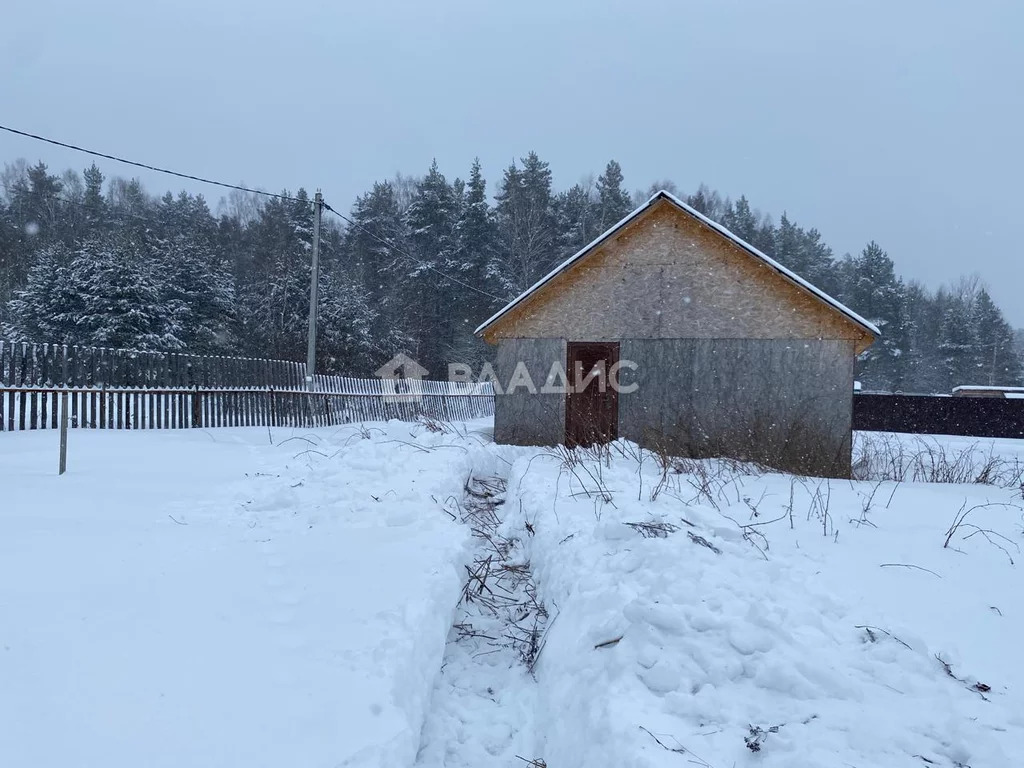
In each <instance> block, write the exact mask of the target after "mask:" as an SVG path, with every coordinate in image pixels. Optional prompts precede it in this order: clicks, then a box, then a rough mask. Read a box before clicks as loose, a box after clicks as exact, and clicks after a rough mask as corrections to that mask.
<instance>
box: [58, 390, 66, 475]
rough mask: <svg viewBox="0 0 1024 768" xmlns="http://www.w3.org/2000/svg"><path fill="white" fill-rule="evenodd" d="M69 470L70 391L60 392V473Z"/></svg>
mask: <svg viewBox="0 0 1024 768" xmlns="http://www.w3.org/2000/svg"><path fill="white" fill-rule="evenodd" d="M67 471H68V393H67V392H61V393H60V469H59V470H58V472H57V474H58V475H63V474H64V473H65V472H67Z"/></svg>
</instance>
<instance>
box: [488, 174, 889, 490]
mask: <svg viewBox="0 0 1024 768" xmlns="http://www.w3.org/2000/svg"><path fill="white" fill-rule="evenodd" d="M477 333H478V335H481V336H482V337H483V338H484V339H485V340H486V341H488V342H489V343H492V344H496V345H498V355H497V373H498V378H499V380H500V381H499V388H500V384H501V382H502V381H506V380H507V379H506V377H508V379H511V377H512V375H513V374H514V373H516V372H517V370H518V371H519V373H520V377H519V378H520V380H521V379H522V376H521V373H522V371H523V370H524V369H525V370H526V371H527V372H528V373H529V378H530V379H531V380H532V381H534V382H538V381H539V382H540V383H541V384H544V383H549V379H551V378H552V376H555V378H558V376H557V370H556V369H558V368H559V367H561V368H562V370H563V373H564V374H565V377H566V380H567V383H568V385H569V386H568V387H567V389H568V390H569V391H568V392H564V393H559V392H553V391H551V389H552V387H550V386H548V387H547V390H548V391H542V390H544V389H545V388H544V387H542V386H541V385H540V384H538V385H537V387H536V388H535V389H536V391H535V392H532V393H531V392H527V391H524V390H523V389H522V388H519V387H517V388H516V389H515V391H509V392H504V393H503V394H501V395H499V396H498V397H497V400H496V406H495V408H496V414H495V438H496V439H497V440H499V441H504V442H511V443H526V444H556V443H563V442H567V443H569V444H574V443H586V442H593V441H594V440H609V439H615V438H617V437H620V436H621V437H627V438H630V439H633V440H635V441H637V442H639V443H641V444H643V445H647V446H649V447H657V448H658V449H671V450H672V451H673V452H676V453H680V454H683V455H691V456H711V455H727V456H735V457H737V458H744V459H753V460H757V461H762V462H764V463H767V464H771V465H773V466H776V467H780V468H784V469H793V470H795V471H802V472H810V473H817V474H832V475H844V474H848V472H849V447H850V438H851V427H850V423H851V419H852V392H853V362H854V359H855V357H856V355H857V354H859V353H860V352H862V351H863V350H865V349H866V348H867V347H868V346H869V345H870V344H871V343H872V341H873V340H874V339H875V337H876V336H878V335H879V330H878V328H876V327H875V326H874V325H873V324H871V323H870V322H868V321H867V320H865V319H864V318H863V317H861V316H860V315H858V314H857V313H856V312H854V311H853V310H851V309H850V308H848V307H846V306H844V305H843V304H842V303H841V302H839V301H837V300H836V299H834V298H832V297H831V296H829V295H828V294H826V293H825V292H823V291H821V290H820V289H818V288H817V287H815V286H814V285H812V284H810V283H809V282H807V281H806V280H804V279H803V278H801V277H800V276H799V275H797V274H795V273H793V272H792V271H791V270H788V269H786V268H785V267H784V266H782V265H781V264H779V263H778V262H776V261H774V260H773V259H771V258H770V257H769V256H767V255H766V254H764V253H762V252H761V251H759V250H758V249H756V248H754V247H753V246H751V245H750V244H749V243H746V242H745V241H743V240H742V239H741V238H739V237H737V236H736V235H734V234H733V233H732V232H730V231H729V230H727V229H726V228H725V227H722V226H721V225H719V224H717V223H716V222H713V221H711V220H710V219H708V218H707V217H705V216H703V215H702V214H700V213H699V212H698V211H696V210H694V209H693V208H691V207H690V206H688V205H686V204H685V203H684V202H682V201H681V200H679V199H678V198H676V197H674V196H673V195H671V194H669V193H668V192H664V191H663V192H658V193H657V194H655V195H653V196H652V197H651V198H650V199H649V200H648V201H647V202H646V203H644V204H643V205H641V206H640V207H639V208H637V209H636V210H635V211H633V212H632V213H630V214H629V215H628V216H626V217H625V218H624V219H623V220H622V221H620V222H618V223H617V224H615V225H614V226H613V227H611V228H610V229H609V230H607V231H606V232H604V233H603V234H602V235H600V236H599V237H598V238H597V239H595V240H594V241H593V242H591V243H590V244H588V245H587V246H586V247H584V248H583V249H582V250H580V251H579V252H578V253H576V254H575V255H574V256H572V257H571V258H570V259H568V260H566V261H565V262H563V263H562V264H560V265H559V266H558V267H556V268H555V269H554V270H552V271H551V272H550V273H549V274H547V275H545V276H544V277H543V278H541V279H540V280H539V281H537V283H536V284H534V285H533V286H531V287H530V288H529V289H528V290H526V291H525V292H523V294H521V295H520V296H518V297H517V298H516V299H514V300H513V301H511V302H510V303H509V304H508V305H507V306H505V307H504V308H502V309H501V310H500V311H499V312H497V313H496V314H495V315H494V316H492V317H491V318H489V319H488V320H486V321H485V322H484V323H483V324H482V325H481V326H480V327H479V328H478V329H477ZM581 366H582V367H583V368H584V370H582V371H580V372H577V370H576V369H577V368H579V367H581ZM613 368H616V370H615V373H616V375H617V376H618V374H622V377H624V378H623V381H618V380H616V382H614V383H615V386H614V387H612V386H611V381H610V380H609V382H607V383H608V384H609V385H608V386H606V387H604V391H601V392H597V391H596V389H595V390H594V391H593V392H590V391H588V390H589V389H590V388H589V387H583V385H584V384H586V382H587V381H591V382H594V381H597V382H598V383H600V381H599V379H600V375H594V376H591V377H590V378H589V379H587V376H588V375H590V374H592V373H593V372H594V371H596V370H597V369H603V370H604V372H605V373H604V375H606V376H610V374H611V373H612V372H613V371H612V369H613ZM581 389H582V390H583V391H574V390H581ZM627 389H628V390H629V391H628V392H627V391H626V390H627ZM822 457H824V458H822Z"/></svg>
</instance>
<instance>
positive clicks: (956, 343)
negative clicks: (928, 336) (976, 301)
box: [938, 296, 979, 391]
mask: <svg viewBox="0 0 1024 768" xmlns="http://www.w3.org/2000/svg"><path fill="white" fill-rule="evenodd" d="M973 314H974V307H973V301H972V300H971V299H970V298H969V297H965V296H952V297H950V299H949V302H948V303H947V305H946V309H945V313H944V317H943V320H942V324H941V326H940V328H939V347H938V348H939V354H940V355H941V365H942V370H943V373H944V374H945V386H946V388H947V391H948V390H949V389H951V388H953V387H958V386H964V385H967V384H977V383H978V382H977V381H976V378H977V376H978V375H979V368H978V361H977V357H978V355H977V349H978V337H977V334H976V332H975V327H974V323H973Z"/></svg>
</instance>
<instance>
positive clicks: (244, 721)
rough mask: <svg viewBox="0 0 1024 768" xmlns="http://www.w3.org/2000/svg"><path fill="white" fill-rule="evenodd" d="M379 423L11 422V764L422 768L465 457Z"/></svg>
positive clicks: (7, 528) (456, 590)
mask: <svg viewBox="0 0 1024 768" xmlns="http://www.w3.org/2000/svg"><path fill="white" fill-rule="evenodd" d="M379 426H380V428H377V427H374V428H373V429H370V430H365V431H360V430H359V429H357V428H346V429H343V430H317V431H312V432H303V433H296V434H295V435H292V433H290V432H285V431H283V430H280V431H275V433H274V438H275V444H274V445H270V443H269V442H268V436H267V431H266V430H259V429H246V430H241V429H240V430H216V431H212V432H202V431H181V432H173V431H166V432H140V433H132V432H109V433H108V432H99V431H96V432H93V431H82V432H75V433H73V434H72V435H71V452H70V462H69V463H70V468H71V469H70V472H69V474H68V475H65V476H64V477H62V478H58V477H56V476H55V474H56V473H55V467H56V441H55V436H54V435H53V434H52V433H31V432H28V433H15V434H6V433H4V434H0V488H3V489H4V494H3V498H2V500H0V765H3V766H28V765H31V766H37V767H41V766H61V767H62V768H63V767H64V766H72V765H73V766H102V767H103V768H117V767H118V766H126V767H127V766H132V767H133V768H134V766H140V765H145V766H168V767H169V766H175V767H176V768H177V767H178V766H185V765H187V766H218V767H219V768H220V767H224V766H245V767H246V768H254V767H255V766H275V767H276V766H330V767H332V768H333V767H334V766H340V765H347V766H384V765H395V766H400V765H410V764H411V763H412V762H413V760H414V759H415V755H416V750H417V747H418V745H419V737H420V731H421V726H422V723H423V719H424V717H425V709H426V706H427V703H428V699H429V696H430V691H431V688H432V686H433V683H434V680H435V677H436V671H437V669H438V666H439V664H440V661H441V658H442V656H443V654H444V648H445V638H446V636H447V633H448V631H449V629H450V627H451V619H452V612H453V606H454V605H455V604H456V603H457V601H458V598H459V594H460V589H461V586H462V581H463V579H462V573H461V572H462V568H463V565H464V562H466V561H467V560H468V557H469V555H470V553H471V550H470V549H469V546H468V542H469V537H468V535H467V533H466V530H465V528H464V527H463V526H461V525H458V524H456V523H454V522H453V521H452V520H451V518H450V517H449V516H447V515H446V514H445V513H444V511H443V509H442V508H441V506H442V503H443V499H445V498H446V497H448V496H451V495H452V494H455V495H459V494H461V492H462V484H463V482H464V479H465V477H466V476H467V475H468V473H469V466H468V461H469V458H468V453H469V451H468V450H467V449H466V448H465V447H461V448H460V447H453V445H452V443H453V440H452V438H451V436H446V435H440V434H432V433H429V432H427V431H425V430H424V429H423V428H422V427H417V426H415V425H409V424H400V423H397V422H395V423H391V424H388V425H379Z"/></svg>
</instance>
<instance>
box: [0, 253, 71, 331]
mask: <svg viewBox="0 0 1024 768" xmlns="http://www.w3.org/2000/svg"><path fill="white" fill-rule="evenodd" d="M71 262H72V255H71V252H70V251H69V249H68V248H67V246H65V245H64V244H63V243H53V244H51V245H48V246H45V247H44V248H42V249H41V250H40V251H39V253H38V254H36V259H35V263H34V264H33V265H32V268H31V269H30V270H29V273H28V280H27V282H26V284H25V287H24V288H23V289H22V290H20V291H18V292H17V295H16V297H15V298H14V299H12V300H11V301H10V303H9V306H8V309H9V313H10V316H11V318H12V322H11V324H10V327H9V328H8V329H7V330H8V332H9V333H10V335H11V336H13V337H14V338H16V339H20V340H24V341H35V342H43V343H52V344H75V343H78V342H79V341H80V336H79V329H78V321H79V319H80V318H81V317H82V316H83V314H84V303H83V294H82V292H81V290H80V288H79V286H78V285H77V283H76V282H75V279H74V276H73V274H72V269H71Z"/></svg>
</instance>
